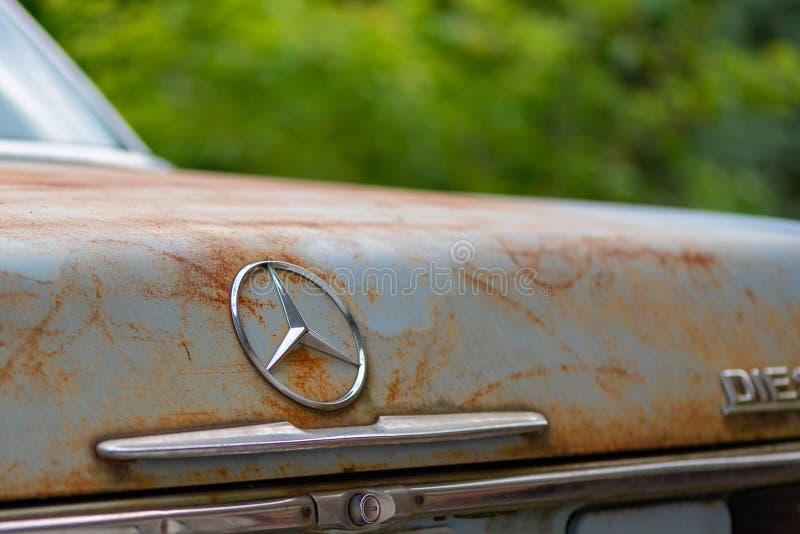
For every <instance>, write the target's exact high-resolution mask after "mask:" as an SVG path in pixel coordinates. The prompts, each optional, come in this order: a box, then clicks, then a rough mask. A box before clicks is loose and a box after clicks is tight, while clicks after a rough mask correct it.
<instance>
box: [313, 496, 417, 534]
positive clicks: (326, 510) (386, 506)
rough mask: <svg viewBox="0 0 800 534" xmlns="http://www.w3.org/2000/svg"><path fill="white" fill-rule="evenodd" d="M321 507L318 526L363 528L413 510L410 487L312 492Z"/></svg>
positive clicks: (342, 528)
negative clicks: (408, 488)
mask: <svg viewBox="0 0 800 534" xmlns="http://www.w3.org/2000/svg"><path fill="white" fill-rule="evenodd" d="M311 498H312V499H313V500H314V504H315V505H316V508H317V528H322V529H327V528H334V529H340V530H362V529H365V528H369V527H372V526H375V525H379V524H381V523H384V522H386V521H389V520H390V519H397V518H401V517H405V516H407V515H408V514H410V513H411V506H412V504H411V496H410V493H409V492H408V490H407V489H406V488H403V487H393V488H384V489H383V490H381V491H376V490H372V489H355V490H346V491H326V492H314V493H311Z"/></svg>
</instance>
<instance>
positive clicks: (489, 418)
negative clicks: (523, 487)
mask: <svg viewBox="0 0 800 534" xmlns="http://www.w3.org/2000/svg"><path fill="white" fill-rule="evenodd" d="M547 425H548V422H547V419H546V418H545V417H544V416H543V415H542V414H539V413H536V412H488V413H464V414H446V415H390V416H383V417H378V420H377V422H375V423H374V424H372V425H368V426H352V427H337V428H318V429H308V430H303V429H300V428H297V427H296V426H294V425H293V424H291V423H287V422H282V423H267V424H263V425H249V426H239V427H233V428H218V429H213V430H197V431H193V432H177V433H172V434H160V435H154V436H140V437H132V438H117V439H110V440H106V441H102V442H100V443H99V444H98V445H97V454H99V455H100V456H102V457H104V458H111V459H115V460H139V459H145V458H147V459H152V458H169V459H172V458H194V457H198V456H222V455H234V454H255V453H274V452H289V451H298V450H307V449H331V448H338V447H360V446H366V445H399V444H415V443H431V442H441V441H454V440H463V439H478V438H490V437H497V436H508V435H516V434H523V433H533V432H536V433H538V432H543V431H544V430H545V429H546V428H547Z"/></svg>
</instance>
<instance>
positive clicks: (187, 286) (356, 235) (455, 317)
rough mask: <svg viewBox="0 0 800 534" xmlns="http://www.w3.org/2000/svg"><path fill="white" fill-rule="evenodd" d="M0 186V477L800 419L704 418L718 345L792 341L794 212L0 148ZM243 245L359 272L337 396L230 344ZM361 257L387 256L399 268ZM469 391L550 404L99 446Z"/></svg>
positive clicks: (630, 439) (713, 414) (282, 462)
mask: <svg viewBox="0 0 800 534" xmlns="http://www.w3.org/2000/svg"><path fill="white" fill-rule="evenodd" d="M0 204H2V210H0V302H1V303H2V306H0V472H2V473H3V475H2V476H0V499H6V500H9V499H17V498H35V497H43V496H52V495H64V494H72V493H94V492H107V491H122V490H131V489H146V488H155V487H166V486H170V487H171V486H185V485H193V484H210V483H218V482H229V481H241V480H255V479H268V478H280V477H290V476H303V475H313V474H322V473H341V472H349V471H354V470H376V469H391V468H403V467H419V466H430V465H445V464H453V463H471V462H480V461H495V460H503V459H535V458H544V457H553V456H561V455H563V456H576V455H583V454H602V453H609V452H625V451H633V450H646V449H663V448H668V447H694V446H705V445H715V444H722V443H732V442H742V441H748V440H764V439H777V438H783V437H789V436H797V435H799V434H800V416H798V415H796V414H772V415H747V416H736V417H728V418H725V417H723V416H722V415H721V413H720V409H719V408H720V404H721V402H722V400H723V398H722V391H721V389H720V386H719V384H718V380H717V373H718V372H719V371H720V370H721V369H724V368H728V367H736V368H739V367H741V368H745V369H749V368H750V367H764V366H769V365H790V366H792V365H797V364H800V361H798V359H797V347H798V346H800V343H798V342H800V328H798V326H800V270H798V269H797V266H798V265H799V264H800V262H799V261H798V260H800V225H799V224H796V223H793V222H787V221H778V220H770V219H759V218H752V217H738V216H727V215H716V214H704V213H699V212H690V211H679V210H657V209H646V208H634V207H621V206H611V205H593V204H580V203H567V202H550V201H536V200H522V199H510V198H502V197H484V196H473V195H456V194H442V193H422V192H412V191H403V190H392V189H379V188H366V187H356V186H344V185H331V184H321V183H312V182H302V181H291V180H272V179H270V180H255V179H243V178H237V177H232V176H220V175H209V174H202V173H163V174H159V173H153V174H148V173H135V172H121V171H110V170H99V169H83V168H63V167H46V166H30V167H28V168H11V167H7V168H3V169H0ZM261 259H275V260H282V261H287V262H291V263H294V264H297V265H300V266H303V267H306V268H308V269H313V270H315V271H316V272H318V273H319V274H320V275H321V276H322V277H323V278H325V279H328V280H330V279H333V282H334V283H333V286H334V287H337V286H344V285H346V283H347V277H348V276H352V278H353V279H354V280H356V281H359V282H360V281H362V280H364V281H367V282H368V283H367V284H366V287H362V285H361V284H360V283H359V284H356V287H355V288H351V289H354V290H351V291H347V292H344V293H346V294H343V295H342V298H343V300H344V301H345V302H346V304H347V306H348V307H349V309H350V310H351V312H352V313H353V315H354V317H355V320H356V321H357V322H358V325H359V327H360V329H361V332H362V334H363V337H364V342H365V346H366V351H367V359H368V371H367V382H366V387H365V389H364V391H363V393H362V394H361V395H360V396H359V398H358V399H357V400H356V401H355V403H353V404H352V405H351V406H349V407H347V408H346V409H343V410H341V411H335V412H327V413H325V412H316V411H313V410H311V409H308V408H304V407H302V406H300V405H298V404H295V403H293V402H292V401H290V400H288V399H287V398H285V397H283V396H282V395H281V394H280V393H278V392H277V391H276V390H275V389H274V388H272V387H271V386H270V385H269V384H268V383H267V381H266V380H264V378H263V377H262V376H261V375H260V374H259V372H258V371H257V370H256V369H255V368H254V367H253V366H252V364H251V363H250V361H249V360H248V358H247V357H246V356H245V354H244V352H243V350H242V348H241V346H240V345H239V342H238V340H237V337H236V334H235V333H234V330H233V327H232V325H231V320H230V313H229V310H228V299H229V290H230V285H231V282H232V280H233V277H234V275H235V274H236V272H237V271H238V270H239V269H240V268H241V267H242V266H244V265H245V264H247V263H249V262H252V261H256V260H261ZM376 268H378V269H383V268H385V269H389V268H391V269H392V270H393V271H392V272H394V273H396V274H395V275H394V276H395V278H394V279H395V280H396V281H397V286H396V287H395V288H394V290H393V289H392V287H387V282H384V283H383V286H384V287H380V286H381V283H380V282H379V279H380V276H381V275H380V274H377V275H374V276H373V273H375V269H376ZM438 268H442V269H445V271H443V272H445V273H446V274H445V275H444V277H443V278H442V277H441V276H440V275H439V274H435V273H437V272H440V271H437V270H436V269H438ZM420 269H421V270H422V274H419V273H420V272H421V271H420ZM446 269H450V271H446ZM383 272H385V271H380V273H383ZM348 273H349V274H348ZM498 273H501V274H502V273H505V276H507V281H508V288H507V290H506V291H502V284H503V282H502V276H501V277H500V278H497V277H496V275H497V274H498ZM517 273H521V274H517ZM515 276H516V277H518V278H519V280H517V281H516V285H515V280H514V277H515ZM414 279H416V281H417V284H416V287H415V288H413V290H410V289H409V281H410V280H414ZM447 280H450V281H451V283H452V285H451V286H450V288H449V290H448V287H447V284H444V286H445V287H439V286H438V284H439V283H440V282H443V281H445V282H446V281H447ZM434 281H435V282H436V284H434V283H433V282H434ZM459 283H461V284H462V286H461V287H462V288H464V290H463V291H462V290H460V289H459V286H458V284H459ZM389 285H390V284H389ZM521 288H522V290H521ZM403 289H406V291H403ZM244 304H245V307H246V308H247V307H248V306H249V309H250V311H251V312H252V313H253V314H254V315H253V316H254V317H262V320H263V322H264V324H263V325H262V327H263V329H262V335H263V336H264V339H265V340H268V339H270V338H273V337H276V336H277V337H279V336H281V335H282V333H283V331H284V330H285V323H283V322H282V321H280V320H277V319H275V320H273V319H269V317H270V316H269V313H270V312H269V311H268V310H272V311H274V310H273V309H272V306H274V303H272V304H271V303H270V302H268V301H267V300H265V301H263V302H262V301H258V300H251V301H248V302H245V303H244ZM325 313H327V312H324V311H321V312H320V314H321V318H323V319H324V314H325ZM331 320H333V319H331ZM297 358H298V360H297V365H295V367H294V369H295V371H294V372H295V375H296V376H293V377H289V379H290V380H293V381H294V384H295V385H296V386H297V387H300V388H307V389H308V390H309V392H311V393H315V392H316V393H317V394H323V395H330V396H335V393H336V388H337V387H340V385H339V381H340V379H339V378H337V377H338V376H339V375H338V374H337V371H336V370H335V369H332V368H330V367H329V364H328V363H327V360H323V359H319V358H316V357H314V355H312V354H299V355H297ZM326 388H327V389H326ZM329 390H330V391H329ZM489 410H536V411H540V412H542V413H544V414H545V415H546V416H547V417H548V418H549V420H550V425H551V426H550V429H549V430H548V431H547V433H546V434H545V435H543V436H538V437H535V436H533V437H512V438H501V439H494V440H485V441H480V442H472V443H460V444H456V445H453V444H447V445H433V444H430V445H424V446H418V447H417V446H415V447H399V446H398V447H387V448H364V449H360V450H347V449H341V450H335V451H326V452H298V453H293V454H290V455H289V454H286V455H278V456H276V455H255V456H246V457H239V458H226V459H219V458H218V459H205V460H187V461H177V462H163V461H142V462H133V463H113V462H109V461H103V460H100V459H99V458H97V457H96V456H95V454H94V450H93V446H94V444H95V443H96V442H97V441H98V440H100V439H103V438H107V437H111V436H119V435H126V434H140V433H149V432H157V431H173V430H183V429H192V428H206V427H215V426H223V425H234V424H244V423H259V422H270V421H283V420H288V421H290V422H292V423H293V424H295V425H297V426H306V427H311V426H338V425H365V424H369V423H371V422H373V421H374V418H375V417H376V416H377V415H379V414H380V415H384V414H413V413H447V412H461V411H489Z"/></svg>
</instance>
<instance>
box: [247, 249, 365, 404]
mask: <svg viewBox="0 0 800 534" xmlns="http://www.w3.org/2000/svg"><path fill="white" fill-rule="evenodd" d="M259 269H265V270H266V271H267V274H268V275H269V277H270V279H271V280H272V284H273V285H274V288H275V291H276V293H277V296H278V300H279V301H280V305H281V308H282V309H283V314H284V316H285V318H286V322H287V323H288V326H289V329H288V331H287V332H286V334H285V335H284V337H283V339H282V340H281V342H280V344H279V345H278V348H277V349H275V352H274V354H273V355H272V357H271V358H270V359H269V360H267V361H264V360H262V358H260V357H259V356H258V353H257V352H256V351H255V349H254V348H253V346H252V345H251V343H250V341H249V340H248V339H247V335H246V334H245V331H244V327H243V326H242V321H241V318H240V315H239V293H240V291H241V287H242V284H243V283H244V282H245V281H246V280H247V279H248V278H249V277H250V276H251V275H252V274H253V273H255V272H256V271H258V270H259ZM275 271H287V272H290V273H294V274H295V275H297V276H300V277H301V278H304V279H306V280H307V281H308V282H310V283H311V284H313V285H314V286H316V287H317V288H319V289H320V290H322V292H323V293H324V294H325V295H326V296H327V297H328V298H329V299H330V300H331V301H332V302H333V303H334V304H335V305H336V308H338V310H339V312H340V313H341V314H342V315H343V316H344V318H345V320H346V322H347V325H348V326H349V327H350V333H351V334H352V336H353V342H354V344H355V353H356V354H355V357H354V356H353V355H351V354H347V353H345V352H344V351H342V350H340V349H338V348H337V347H336V346H335V345H334V344H333V343H332V342H330V341H328V340H326V339H325V337H324V336H322V335H321V334H319V333H318V332H317V331H316V330H314V329H313V328H312V327H311V326H310V325H309V324H308V323H307V322H306V320H305V318H303V315H302V314H301V313H300V310H298V308H297V306H296V304H295V302H294V299H293V298H292V297H291V295H290V294H289V292H288V291H287V290H286V287H285V285H284V283H283V282H282V281H281V279H280V278H279V277H278V275H277V273H276V272H275ZM231 318H232V319H233V327H234V328H235V329H236V335H237V336H238V337H239V342H240V343H241V344H242V348H244V351H245V353H247V356H248V357H249V358H250V361H251V362H252V363H253V365H255V367H256V369H258V370H259V372H260V373H261V374H262V375H264V378H266V379H267V380H268V381H269V383H270V384H272V385H273V386H274V387H275V388H276V389H277V390H278V391H280V392H281V393H283V394H284V395H286V396H287V397H289V398H290V399H292V400H293V401H295V402H298V403H300V404H302V405H304V406H308V407H309V408H315V409H317V410H336V409H338V408H342V407H343V406H346V405H348V404H350V403H351V402H353V401H354V400H355V398H356V397H357V396H358V394H359V393H361V390H362V389H363V388H364V381H365V378H366V374H367V359H366V354H365V353H364V342H363V341H362V339H361V333H360V332H359V330H358V325H356V322H355V320H354V319H353V316H352V315H351V314H350V310H348V309H347V306H345V304H344V302H342V299H340V298H339V296H338V295H336V293H334V292H333V290H332V289H331V288H330V287H329V286H328V285H327V284H326V283H325V282H323V281H322V279H320V278H319V277H318V276H317V275H315V274H314V273H312V272H310V271H308V270H307V269H304V268H302V267H299V266H297V265H294V264H292V263H286V262H282V261H269V260H267V261H257V262H255V263H251V264H249V265H245V266H244V267H243V268H242V269H241V270H240V271H239V272H238V273H237V274H236V277H235V278H234V280H233V286H232V287H231ZM300 347H308V348H310V349H314V350H316V351H318V352H320V353H322V354H324V355H325V356H328V357H331V358H336V359H338V360H341V361H344V362H346V363H348V364H351V365H353V366H357V367H358V370H357V372H356V376H355V380H354V382H353V384H352V386H351V387H350V389H349V390H348V391H347V392H346V393H345V394H344V395H342V396H341V397H339V398H338V399H335V400H331V401H321V400H315V399H309V398H308V397H305V396H303V395H301V394H299V393H298V392H296V391H294V390H292V389H291V388H288V387H287V386H286V385H285V384H283V383H282V382H281V381H280V380H278V379H277V378H276V377H275V376H274V375H273V374H272V372H271V371H272V369H273V368H274V367H275V365H276V364H278V363H279V362H281V361H282V360H283V359H284V358H285V357H286V356H288V355H289V354H290V353H292V352H293V351H294V350H295V349H298V348H300Z"/></svg>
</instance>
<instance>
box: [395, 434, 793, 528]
mask: <svg viewBox="0 0 800 534" xmlns="http://www.w3.org/2000/svg"><path fill="white" fill-rule="evenodd" d="M794 447H795V448H796V447H798V444H794ZM798 480H800V450H797V449H795V450H791V451H785V452H771V453H758V452H757V453H750V454H740V455H736V454H731V453H730V452H728V453H717V454H716V455H707V456H700V457H696V458H676V459H654V460H649V461H648V460H640V461H627V462H606V463H597V464H594V465H592V464H588V465H583V466H578V467H575V468H571V469H564V470H553V471H552V472H546V473H537V474H532V475H522V476H512V477H504V478H495V479H491V480H478V481H474V482H467V483H457V484H426V485H420V486H409V487H408V490H409V491H410V492H411V493H412V494H413V495H414V496H415V499H416V502H417V503H422V504H420V505H419V506H418V508H417V513H418V514H422V515H442V514H451V513H462V512H467V511H468V512H469V513H474V512H480V511H487V510H496V509H508V508H514V507H517V506H521V505H524V504H530V503H532V502H535V503H536V504H556V503H566V502H602V501H606V502H607V501H616V500H620V499H626V498H629V499H643V498H647V497H655V496H661V495H674V494H676V493H681V494H683V493H691V492H705V491H722V490H732V489H741V488H744V487H748V486H761V485H768V484H775V483H785V482H792V481H798Z"/></svg>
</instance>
